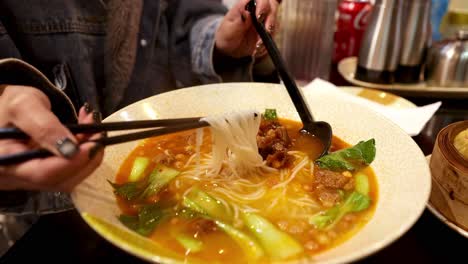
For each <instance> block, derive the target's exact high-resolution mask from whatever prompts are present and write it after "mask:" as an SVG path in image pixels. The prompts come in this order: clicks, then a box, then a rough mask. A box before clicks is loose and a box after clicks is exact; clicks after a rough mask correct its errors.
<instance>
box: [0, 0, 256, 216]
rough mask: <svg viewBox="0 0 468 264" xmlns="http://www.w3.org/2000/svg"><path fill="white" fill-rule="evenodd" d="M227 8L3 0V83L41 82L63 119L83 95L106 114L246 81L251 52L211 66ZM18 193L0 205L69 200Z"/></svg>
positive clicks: (42, 208)
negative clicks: (185, 91) (218, 68)
mask: <svg viewBox="0 0 468 264" xmlns="http://www.w3.org/2000/svg"><path fill="white" fill-rule="evenodd" d="M113 1H114V2H113ZM129 3H131V4H129ZM134 3H139V4H140V6H139V7H135V8H134V7H133V6H131V7H130V8H127V11H128V12H127V13H125V12H122V13H119V12H120V10H117V11H116V12H113V13H112V12H111V11H110V10H109V7H110V6H112V5H114V6H115V5H117V8H118V7H119V5H120V6H123V5H125V4H127V5H133V4H134ZM136 6H137V5H136ZM112 10H114V9H112ZM225 12H226V8H225V7H224V6H223V5H222V4H221V3H220V1H217V0H132V1H125V0H108V1H105V0H66V1H63V0H34V1H30V0H2V1H0V84H17V85H30V86H34V87H36V88H38V89H41V90H42V91H44V92H45V93H46V94H47V95H48V96H49V98H50V99H51V102H52V105H53V111H54V112H55V113H56V114H57V115H58V116H59V118H60V119H61V121H62V122H72V121H76V114H75V110H74V109H73V107H71V106H72V105H73V106H74V108H75V109H78V108H79V107H80V106H82V105H83V104H84V103H85V102H88V103H89V104H90V105H91V106H92V107H93V108H94V109H97V110H99V111H101V112H102V113H103V115H104V116H107V115H109V114H110V113H112V112H114V111H115V110H117V109H119V108H121V107H124V106H126V105H128V104H130V103H132V102H135V101H137V100H140V99H143V98H145V97H148V96H152V95H155V94H159V93H162V92H166V91H170V90H174V89H177V88H181V87H186V86H193V85H198V84H206V83H213V82H221V81H250V80H251V70H252V69H251V66H252V60H251V59H250V58H246V59H241V60H238V61H236V62H226V63H227V66H226V65H223V67H222V68H224V69H226V68H228V69H229V70H228V71H226V74H224V73H216V72H215V70H214V66H213V63H212V54H213V48H214V35H215V32H216V30H217V28H218V26H219V24H220V21H221V19H222V16H223V15H224V13H225ZM120 14H123V15H122V18H121V17H119V15H120ZM135 18H137V19H135ZM127 19H128V21H127ZM111 21H117V22H119V21H120V23H121V22H122V21H123V22H124V25H126V24H125V23H128V24H129V27H127V28H126V27H123V28H119V27H117V29H115V28H114V29H113V30H114V31H115V32H117V35H118V34H120V35H121V36H120V37H121V39H120V41H121V43H114V42H112V40H109V35H111V34H110V33H109V23H110V22H111ZM132 23H133V24H135V25H136V27H135V30H133V32H132V29H131V28H130V27H131V25H132ZM129 28H130V31H125V30H129ZM122 35H123V38H122ZM109 42H110V43H109ZM125 45H127V46H128V47H130V48H128V50H126V49H127V46H125ZM119 48H120V50H118V49H119ZM115 49H117V51H116V50H115ZM119 52H120V53H119ZM109 53H111V55H109ZM116 54H117V55H116ZM121 54H123V55H121ZM109 57H110V58H114V59H113V60H112V59H111V60H109ZM7 58H15V59H17V60H12V59H7ZM2 59H3V60H2ZM109 65H110V66H109ZM230 65H232V67H231V66H230ZM109 72H110V73H109ZM9 195H10V193H9ZM18 197H20V198H21V199H20V200H18V201H17V202H18V203H17V204H16V205H15V206H16V207H11V206H10V207H8V206H2V204H0V212H13V213H15V212H16V213H24V212H36V213H43V212H49V211H56V210H59V209H61V208H64V206H66V204H68V206H71V204H70V203H69V201H68V200H67V199H68V196H67V195H62V194H57V193H37V192H31V193H30V194H29V195H24V193H23V194H21V196H18ZM31 197H35V198H34V199H31ZM11 199H13V200H14V199H15V198H14V197H13V198H11ZM11 199H7V200H11ZM18 199H19V198H18ZM64 204H65V205H64ZM1 207H3V208H1Z"/></svg>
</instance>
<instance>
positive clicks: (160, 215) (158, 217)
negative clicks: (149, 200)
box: [119, 204, 170, 236]
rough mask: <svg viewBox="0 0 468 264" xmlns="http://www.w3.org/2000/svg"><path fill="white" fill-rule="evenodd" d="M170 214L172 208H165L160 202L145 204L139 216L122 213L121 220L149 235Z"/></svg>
mask: <svg viewBox="0 0 468 264" xmlns="http://www.w3.org/2000/svg"><path fill="white" fill-rule="evenodd" d="M169 215H170V210H163V209H162V208H160V206H159V205H158V204H151V205H145V206H143V207H142V208H141V209H140V212H139V213H138V216H128V215H120V216H119V220H120V222H121V223H122V224H123V225H125V226H126V227H128V228H130V229H132V230H134V231H135V232H137V233H139V234H141V235H143V236H148V235H149V234H151V232H152V231H153V230H154V228H155V227H156V226H157V225H158V224H159V223H161V222H162V221H163V220H164V219H166V218H167V217H168V216H169Z"/></svg>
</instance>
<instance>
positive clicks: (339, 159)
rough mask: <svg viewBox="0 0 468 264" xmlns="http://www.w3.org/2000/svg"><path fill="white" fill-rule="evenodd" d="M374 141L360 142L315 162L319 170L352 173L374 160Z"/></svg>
mask: <svg viewBox="0 0 468 264" xmlns="http://www.w3.org/2000/svg"><path fill="white" fill-rule="evenodd" d="M375 153H376V149H375V140H374V139H369V140H368V141H361V142H359V143H358V144H357V145H355V146H354V147H351V148H347V149H342V150H338V151H335V152H333V153H330V154H328V155H325V156H323V157H321V158H320V159H318V160H316V161H315V162H316V163H317V165H318V166H319V167H320V168H323V169H329V170H332V171H342V170H348V171H354V170H356V169H358V168H360V167H362V166H366V165H369V164H370V163H371V162H372V161H373V160H374V158H375Z"/></svg>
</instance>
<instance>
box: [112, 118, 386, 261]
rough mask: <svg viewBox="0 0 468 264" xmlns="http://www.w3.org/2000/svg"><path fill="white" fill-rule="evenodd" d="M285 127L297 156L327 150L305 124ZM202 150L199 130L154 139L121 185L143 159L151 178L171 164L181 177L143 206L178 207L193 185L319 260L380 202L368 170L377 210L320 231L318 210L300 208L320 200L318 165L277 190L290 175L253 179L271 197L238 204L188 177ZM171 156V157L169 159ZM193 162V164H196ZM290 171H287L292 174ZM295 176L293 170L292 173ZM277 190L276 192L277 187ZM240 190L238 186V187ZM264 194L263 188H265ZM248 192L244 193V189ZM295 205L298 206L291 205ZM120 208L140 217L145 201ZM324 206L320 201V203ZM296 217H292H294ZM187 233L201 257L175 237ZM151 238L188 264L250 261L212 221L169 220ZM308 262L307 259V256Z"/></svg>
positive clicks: (336, 146)
mask: <svg viewBox="0 0 468 264" xmlns="http://www.w3.org/2000/svg"><path fill="white" fill-rule="evenodd" d="M280 123H281V124H282V125H283V126H285V127H286V129H287V131H288V134H289V137H290V139H291V141H292V147H291V149H290V151H292V152H304V153H306V155H307V156H308V157H309V158H310V159H311V160H312V161H313V160H315V158H316V157H317V156H318V153H320V152H321V149H322V145H321V143H320V141H319V140H318V139H317V138H315V137H310V136H303V135H302V134H301V133H299V130H300V128H301V127H302V124H301V123H299V122H295V121H291V120H285V119H280ZM347 147H349V145H348V144H347V143H345V142H344V141H342V140H340V139H339V138H337V137H333V141H332V146H331V149H330V151H331V152H333V151H336V150H340V149H343V148H347ZM195 151H196V130H190V131H184V132H180V133H176V134H170V135H164V136H159V137H155V138H150V139H147V140H145V141H143V142H142V143H141V144H140V145H138V146H137V147H136V148H135V149H134V150H133V151H132V152H131V154H130V155H129V156H128V157H127V158H126V160H125V161H124V162H123V164H122V165H121V167H120V170H119V171H118V173H117V175H116V179H115V181H116V183H118V184H123V183H126V182H128V177H129V175H130V172H131V169H132V165H133V162H134V160H135V158H137V157H149V158H150V159H151V163H150V165H149V166H148V167H147V168H146V170H145V174H146V175H147V174H149V173H151V171H152V170H153V169H154V168H155V167H156V165H157V164H158V163H160V162H165V163H166V164H167V165H168V166H170V167H172V168H175V169H177V170H180V171H181V172H182V173H181V176H178V177H177V178H176V179H175V180H173V181H171V182H170V183H169V185H168V186H167V187H166V188H165V189H164V190H163V191H161V192H160V193H159V194H157V195H155V196H152V197H149V198H148V199H146V200H145V201H144V202H143V203H144V204H153V203H155V202H160V203H163V204H164V203H166V204H171V205H172V204H173V205H174V206H175V207H177V204H180V203H181V200H182V197H183V196H184V193H185V192H186V191H187V190H188V189H190V188H192V187H193V186H196V187H198V188H199V189H201V190H203V191H205V192H208V193H209V194H210V195H213V196H214V197H216V198H220V199H222V200H223V201H227V202H228V203H229V204H237V205H239V206H240V207H242V208H249V209H252V210H256V213H257V214H259V215H261V216H263V217H265V218H266V219H268V220H269V221H270V222H271V223H273V224H274V225H275V226H276V227H277V228H279V229H280V230H282V231H284V232H286V233H287V234H289V235H290V236H292V237H293V238H294V239H295V240H297V241H298V242H299V243H300V244H302V246H303V247H304V252H305V253H304V254H306V255H315V254H317V253H320V252H322V251H324V250H327V249H330V248H331V247H334V246H336V245H337V244H339V243H342V242H343V241H344V240H346V239H348V238H349V237H350V236H352V235H353V234H354V233H355V232H356V231H358V230H359V229H360V228H361V227H362V226H363V225H364V224H365V223H366V222H367V221H368V220H369V219H370V218H371V216H372V214H373V212H374V209H375V204H376V202H377V199H378V188H377V182H376V178H375V175H374V172H373V170H372V169H371V167H369V166H367V167H365V168H363V169H361V170H360V171H359V172H362V173H364V174H365V175H367V177H368V179H369V184H370V192H369V197H370V198H371V201H372V204H371V206H370V207H369V208H368V209H366V210H364V211H362V212H358V213H350V214H347V215H345V216H344V217H343V218H342V219H341V221H339V222H338V224H336V225H335V226H334V227H333V228H331V229H329V230H320V229H317V228H315V227H314V226H313V225H311V224H309V223H308V222H307V221H306V219H307V218H305V217H302V216H301V214H302V213H313V212H316V211H314V210H313V209H309V208H307V203H304V205H300V204H297V203H298V202H300V201H303V200H304V199H302V198H301V197H310V198H308V199H310V200H312V201H314V200H317V198H316V196H315V194H314V193H313V191H311V190H312V189H313V188H312V187H311V184H312V182H313V177H314V176H313V175H311V174H312V173H311V171H312V169H314V170H316V169H318V168H317V166H316V165H314V166H313V167H314V168H310V167H311V166H312V165H308V166H305V167H304V168H303V169H302V170H301V172H300V173H298V174H297V175H296V177H295V178H294V179H292V180H291V181H290V182H289V184H288V185H287V187H284V188H276V187H277V185H278V184H279V183H281V182H284V181H285V179H283V178H282V177H284V175H283V176H282V174H281V173H270V174H268V175H267V177H264V178H259V177H256V178H252V179H249V181H251V182H252V183H253V184H259V186H261V188H263V189H264V190H265V193H264V194H263V195H262V196H261V197H260V198H259V199H254V200H251V201H244V200H242V199H233V198H235V197H231V196H229V195H227V194H225V193H224V192H223V191H222V189H221V188H220V186H219V185H218V184H217V183H216V182H213V181H211V180H205V179H200V180H199V181H195V180H193V179H185V178H184V170H186V169H187V168H188V167H186V165H187V163H188V162H190V161H191V164H195V165H196V161H194V158H193V155H194V154H195ZM200 152H201V153H203V154H209V153H210V152H211V135H210V131H209V129H208V128H205V129H204V133H203V144H202V146H201V148H200ZM168 157H169V158H168ZM191 158H192V160H190V159H191ZM301 158H302V157H299V158H297V157H296V158H295V161H294V164H296V165H297V164H298V163H299V162H300V159H301ZM286 170H287V169H286ZM288 172H289V173H291V172H290V171H288ZM275 186H276V187H275ZM234 187H235V188H238V186H234V185H233V188H234ZM259 189H260V188H259ZM243 191H244V190H243ZM256 191H257V192H258V191H259V190H250V189H249V188H246V190H245V193H246V195H247V194H255V192H256ZM288 199H289V200H295V201H296V204H293V203H291V202H289V200H288ZM117 201H118V205H119V207H120V208H121V211H122V214H125V215H136V214H137V213H138V209H139V208H141V206H142V203H141V201H140V202H138V203H134V202H130V201H127V200H125V199H122V198H121V197H119V196H117ZM317 203H318V204H320V203H319V202H317ZM324 209H327V208H326V207H321V208H319V209H317V210H324ZM290 216H291V217H290ZM301 217H302V218H301ZM233 225H234V226H235V227H236V228H238V229H239V230H241V231H243V232H246V233H247V232H248V230H247V229H246V227H245V226H243V225H242V223H238V222H234V223H233ZM181 233H182V234H184V235H187V236H190V237H193V238H196V239H197V240H200V241H202V243H203V250H201V251H199V252H190V251H189V252H188V251H187V250H186V249H185V248H184V247H183V246H182V245H181V244H180V243H179V242H178V241H177V240H176V239H175V238H174V234H181ZM149 237H150V238H151V239H152V240H154V241H157V242H158V243H159V244H161V245H165V246H166V247H167V248H169V249H171V250H173V251H175V252H177V253H179V254H181V255H185V256H186V258H187V260H190V259H192V258H193V259H196V260H202V261H207V262H210V263H228V262H229V263H245V262H246V261H247V259H246V257H245V255H244V252H243V250H242V249H241V247H240V246H239V245H238V244H237V243H236V242H235V241H233V239H231V238H230V237H229V236H228V235H226V234H225V233H224V232H223V231H222V230H220V229H219V228H216V226H214V225H213V224H212V223H210V221H207V220H204V219H199V218H195V219H185V218H184V217H179V216H173V217H171V219H168V220H167V221H163V222H162V223H161V224H159V225H158V226H157V227H156V228H155V230H154V231H153V232H152V233H151V234H150V235H149ZM301 257H303V256H301ZM269 261H270V260H269V259H268V258H264V259H262V261H261V262H263V263H268V262H269Z"/></svg>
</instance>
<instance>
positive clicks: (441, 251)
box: [0, 98, 468, 264]
mask: <svg viewBox="0 0 468 264" xmlns="http://www.w3.org/2000/svg"><path fill="white" fill-rule="evenodd" d="M407 99H409V100H410V101H412V102H414V103H415V104H417V105H424V104H428V103H431V102H434V101H437V100H436V99H421V98H407ZM460 120H468V102H467V100H443V105H442V107H441V109H440V110H439V111H438V112H437V113H436V115H435V116H434V117H433V118H432V119H431V120H430V121H429V123H428V124H427V126H426V127H425V129H424V131H423V132H422V133H421V134H420V135H419V136H417V137H414V140H415V141H416V142H417V144H418V145H419V146H420V147H421V149H422V150H423V152H424V153H425V154H426V155H428V154H430V153H431V152H432V148H433V146H434V141H435V137H436V135H437V133H438V131H440V130H441V129H442V128H443V127H445V126H447V125H448V124H450V123H453V122H456V121H460ZM388 217H390V218H391V217H398V216H397V215H389V216H388ZM465 250H466V251H468V239H466V238H464V237H462V236H461V235H459V234H458V233H456V232H455V231H452V230H451V229H450V228H448V227H447V226H446V225H444V224H443V223H442V222H441V221H439V220H438V219H437V218H436V217H435V216H433V215H432V214H431V213H430V212H429V211H428V210H425V212H424V214H423V215H422V216H421V218H420V219H419V220H418V221H417V223H416V224H415V225H414V226H413V227H412V228H411V229H410V230H409V231H408V232H407V233H406V234H405V235H404V236H402V237H401V238H400V239H398V240H397V241H396V242H394V243H393V244H391V245H390V246H388V247H386V248H385V249H383V250H381V251H379V252H377V253H375V254H373V255H371V256H369V257H368V258H366V259H363V260H361V262H362V263H412V264H414V263H467V262H468V260H467V258H466V254H465ZM31 262H34V263H144V262H143V261H141V260H139V259H137V258H135V257H133V256H131V255H128V254H126V253H125V252H123V251H122V250H120V249H118V248H116V247H114V246H113V245H111V244H110V243H108V242H107V241H105V240H104V239H103V238H101V237H100V236H98V235H97V234H96V233H95V232H94V231H93V230H92V229H91V228H90V227H88V226H87V225H86V223H85V222H84V221H83V220H81V217H80V216H79V215H78V213H77V212H76V211H69V212H65V213H60V214H55V215H48V216H44V217H42V218H40V219H39V221H38V222H37V223H36V224H35V225H33V227H32V228H31V229H30V230H29V231H28V232H27V233H26V235H25V236H24V237H23V238H22V239H21V240H19V241H18V242H17V243H16V244H15V245H14V246H13V247H12V248H11V249H10V250H9V251H8V252H7V253H6V254H5V255H4V256H3V257H2V258H1V259H0V263H31Z"/></svg>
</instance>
